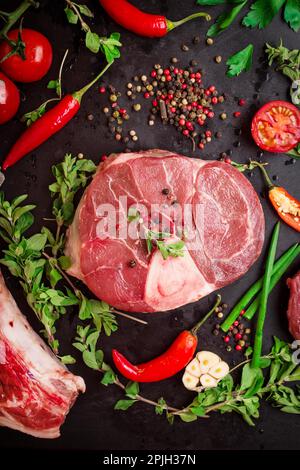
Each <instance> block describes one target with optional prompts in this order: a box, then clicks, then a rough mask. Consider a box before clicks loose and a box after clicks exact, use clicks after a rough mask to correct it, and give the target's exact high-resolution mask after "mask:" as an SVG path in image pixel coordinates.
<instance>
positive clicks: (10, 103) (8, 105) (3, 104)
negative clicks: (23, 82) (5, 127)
mask: <svg viewBox="0 0 300 470" xmlns="http://www.w3.org/2000/svg"><path fill="white" fill-rule="evenodd" d="M19 104H20V93H19V90H18V88H17V87H16V85H15V84H14V83H13V82H12V81H11V80H10V79H9V78H8V77H6V75H4V73H1V72H0V124H4V123H5V122H7V121H9V120H10V119H12V118H13V117H14V115H15V114H16V112H17V111H18V108H19Z"/></svg>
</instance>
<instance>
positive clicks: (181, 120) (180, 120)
mask: <svg viewBox="0 0 300 470" xmlns="http://www.w3.org/2000/svg"><path fill="white" fill-rule="evenodd" d="M179 125H180V126H181V127H183V126H185V120H184V119H179Z"/></svg>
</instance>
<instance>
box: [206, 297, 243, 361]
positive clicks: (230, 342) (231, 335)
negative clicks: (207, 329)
mask: <svg viewBox="0 0 300 470" xmlns="http://www.w3.org/2000/svg"><path fill="white" fill-rule="evenodd" d="M227 307H228V305H227V304H222V305H220V306H219V307H217V308H216V309H215V313H216V316H217V318H218V319H220V320H222V318H223V317H224V313H223V312H224V310H225V309H226V308H227ZM244 313H245V312H244V310H242V311H241V313H240V316H239V318H238V319H237V320H236V321H235V322H234V323H233V324H232V325H231V327H230V328H229V331H228V332H227V334H226V335H225V336H224V335H223V336H222V340H223V341H224V343H225V345H226V350H227V351H228V352H230V351H232V350H233V349H235V350H236V351H242V350H244V349H246V348H248V347H249V346H250V341H249V335H250V334H251V329H250V328H248V327H246V326H245V324H244V322H243V314H244ZM212 333H213V335H214V336H219V335H220V334H221V333H222V331H221V329H220V324H219V323H217V324H215V326H214V329H213V331H212Z"/></svg>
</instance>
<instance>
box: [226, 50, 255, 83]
mask: <svg viewBox="0 0 300 470" xmlns="http://www.w3.org/2000/svg"><path fill="white" fill-rule="evenodd" d="M253 49H254V48H253V44H248V46H247V47H245V48H244V49H242V50H241V51H238V52H236V53H235V54H233V55H232V56H230V57H229V59H228V60H227V62H226V65H228V71H227V76H228V77H235V76H237V75H240V73H241V72H247V71H248V70H250V69H251V66H252V58H253Z"/></svg>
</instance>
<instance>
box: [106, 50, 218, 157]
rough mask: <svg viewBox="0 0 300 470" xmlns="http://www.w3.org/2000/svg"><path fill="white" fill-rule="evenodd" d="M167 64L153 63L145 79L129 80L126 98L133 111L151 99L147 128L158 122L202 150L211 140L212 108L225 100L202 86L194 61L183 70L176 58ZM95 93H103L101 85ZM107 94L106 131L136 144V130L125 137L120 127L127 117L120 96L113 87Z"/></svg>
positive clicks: (209, 88)
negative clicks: (170, 127)
mask: <svg viewBox="0 0 300 470" xmlns="http://www.w3.org/2000/svg"><path fill="white" fill-rule="evenodd" d="M170 62H171V65H170V66H169V67H167V68H164V67H162V66H161V65H160V64H155V65H154V67H153V69H152V70H151V71H150V74H149V76H147V75H145V74H143V75H141V76H135V77H133V80H132V82H129V83H127V89H126V96H127V98H128V99H129V100H131V101H133V104H132V105H131V108H132V111H133V112H139V111H141V110H142V109H143V104H142V100H143V99H144V100H149V101H150V100H151V106H150V112H149V115H148V125H149V126H153V125H154V124H155V122H156V121H157V119H159V120H160V121H161V122H162V123H163V124H164V125H166V124H170V125H172V126H174V127H176V128H177V130H178V131H179V132H180V133H181V134H182V135H183V136H185V137H186V138H189V139H191V142H192V144H193V149H195V147H196V145H197V146H198V148H199V149H201V150H202V149H204V147H205V145H206V144H207V143H209V142H211V140H212V139H213V134H212V131H211V130H209V129H208V122H209V120H211V119H213V118H214V117H215V111H214V106H216V105H218V104H220V103H223V102H224V101H225V97H224V95H223V94H220V93H219V91H218V90H217V89H216V87H215V85H209V86H208V87H204V85H203V83H202V71H201V69H195V67H197V65H198V63H197V61H196V60H191V61H190V67H188V68H186V69H183V68H180V67H178V65H177V63H178V59H177V58H176V57H172V58H171V60H170ZM99 91H100V92H101V93H103V92H105V91H106V90H105V88H104V87H103V86H101V87H100V89H99ZM108 92H109V93H110V95H109V101H110V105H109V106H105V107H104V108H103V112H104V113H105V114H106V115H107V116H108V127H109V129H110V131H111V132H112V133H113V134H114V136H115V139H116V140H122V142H124V143H125V144H126V143H128V142H129V140H133V141H137V140H138V135H137V134H136V131H134V130H131V131H129V133H127V134H125V132H124V129H123V127H122V125H123V123H124V121H126V120H129V118H130V116H129V113H128V111H127V109H125V108H122V107H121V106H120V105H119V102H118V100H119V98H120V97H121V93H120V92H119V91H117V90H116V89H115V88H114V87H113V86H109V87H108ZM220 118H221V119H226V118H227V114H226V113H225V112H222V113H221V114H220ZM215 137H216V138H221V137H222V134H221V133H220V132H217V133H216V134H215Z"/></svg>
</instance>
